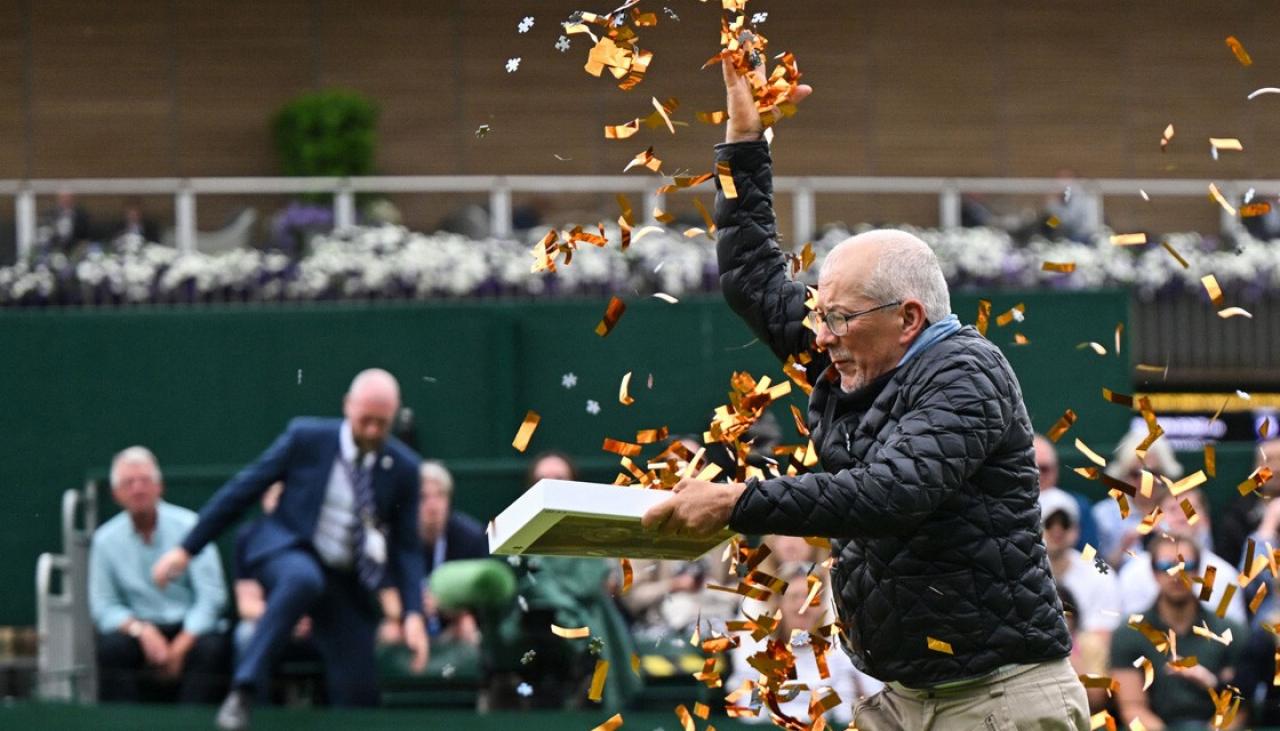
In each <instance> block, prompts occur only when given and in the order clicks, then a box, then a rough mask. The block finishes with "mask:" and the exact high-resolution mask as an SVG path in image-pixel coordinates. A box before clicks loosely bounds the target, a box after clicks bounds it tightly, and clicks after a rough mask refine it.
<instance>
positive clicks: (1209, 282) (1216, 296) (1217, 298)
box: [1200, 274, 1222, 307]
mask: <svg viewBox="0 0 1280 731" xmlns="http://www.w3.org/2000/svg"><path fill="white" fill-rule="evenodd" d="M1200 283H1201V284H1203V285H1204V288H1205V291H1206V292H1208V293H1209V300H1210V301H1211V302H1213V304H1214V306H1215V307H1221V306H1222V287H1219V286H1218V278H1217V277H1215V276H1213V275H1212V274H1206V275H1204V276H1203V277H1200Z"/></svg>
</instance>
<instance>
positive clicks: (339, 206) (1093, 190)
mask: <svg viewBox="0 0 1280 731" xmlns="http://www.w3.org/2000/svg"><path fill="white" fill-rule="evenodd" d="M1210 182H1214V181H1209V180H1198V179H1179V180H1139V179H1117V178H1111V179H1096V180H1078V181H1074V190H1073V193H1074V194H1076V195H1083V196H1085V197H1086V198H1087V199H1088V200H1089V201H1090V203H1091V204H1092V205H1091V206H1090V209H1091V211H1092V214H1093V217H1094V219H1095V220H1094V221H1093V222H1092V223H1093V224H1095V227H1097V226H1100V225H1101V223H1102V212H1103V198H1104V197H1106V196H1135V195H1138V194H1139V191H1145V192H1146V193H1147V194H1148V195H1151V196H1186V197H1202V196H1205V195H1207V194H1208V190H1209V183H1210ZM1217 185H1218V188H1219V190H1220V191H1221V192H1222V194H1223V196H1224V197H1225V198H1226V199H1227V200H1228V201H1231V202H1232V203H1238V202H1239V201H1240V199H1241V197H1242V196H1243V194H1244V191H1246V190H1248V189H1250V188H1256V189H1258V190H1261V191H1266V192H1269V193H1276V192H1280V181H1276V180H1236V181H1223V182H1217ZM656 187H657V183H655V180H654V178H652V177H648V178H642V177H628V176H621V175H572V176H563V175H506V176H503V175H410V176H367V177H356V178H338V177H319V178H80V179H76V178H71V179H63V180H0V195H7V196H13V197H14V209H15V214H16V215H15V222H16V226H17V241H18V254H19V257H20V258H21V257H25V256H27V255H28V254H29V253H30V252H31V250H32V248H33V247H34V246H35V242H36V225H37V213H36V196H38V195H51V194H55V193H57V192H58V191H61V190H67V191H71V192H73V193H76V194H79V195H172V196H173V199H174V203H173V211H174V221H175V228H176V240H177V245H178V248H179V249H181V250H183V251H194V250H195V242H196V198H197V196H199V195H219V194H224V195H225V194H236V195H242V194H297V193H332V194H333V195H334V202H333V208H334V222H335V225H337V226H339V227H342V226H349V225H352V224H354V223H355V196H356V193H487V194H488V195H489V216H490V231H492V232H493V235H494V236H496V237H499V238H502V237H506V236H509V235H510V234H511V195H512V193H531V192H539V193H547V192H564V193H610V192H616V193H638V194H640V195H642V196H643V197H644V215H645V216H646V217H651V216H652V212H653V210H654V208H662V207H663V206H664V201H663V199H664V198H665V196H664V195H662V194H659V193H657V192H656ZM700 190H705V188H696V189H692V192H694V193H696V192H698V191H700ZM774 190H775V192H776V193H780V194H787V195H790V196H791V198H792V213H791V218H792V231H793V232H794V240H795V241H804V240H806V239H807V238H808V237H809V236H811V235H812V233H813V231H814V230H815V227H816V222H817V207H816V202H815V199H814V196H815V195H816V194H818V193H824V194H828V193H872V194H875V193H881V194H882V193H902V194H912V195H936V196H938V222H939V224H940V225H941V226H942V227H944V228H947V227H954V226H959V225H960V197H961V195H962V194H964V193H989V194H1034V195H1041V194H1052V193H1059V192H1061V191H1062V190H1063V181H1061V180H1059V179H1057V178H881V177H788V176H781V177H777V178H775V179H774ZM1221 219H1222V228H1223V230H1233V229H1234V227H1236V226H1238V223H1239V222H1238V220H1237V219H1235V218H1234V217H1233V216H1232V215H1231V214H1230V213H1228V212H1227V211H1226V210H1225V209H1223V210H1222V215H1221Z"/></svg>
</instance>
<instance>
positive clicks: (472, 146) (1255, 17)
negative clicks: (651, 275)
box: [0, 0, 1280, 231]
mask: <svg viewBox="0 0 1280 731" xmlns="http://www.w3.org/2000/svg"><path fill="white" fill-rule="evenodd" d="M717 6H718V4H717V3H705V4H703V3H692V2H689V3H682V4H675V5H672V7H673V9H674V10H675V11H676V12H678V13H679V14H680V19H679V20H678V21H677V20H675V19H673V18H671V17H670V16H669V15H667V14H666V13H663V12H662V8H663V6H662V4H660V3H655V2H652V0H647V1H646V3H645V4H644V8H645V9H647V10H653V11H655V12H659V13H661V15H660V17H659V24H658V26H657V27H656V28H648V29H641V43H640V45H641V47H643V48H646V49H649V50H653V51H654V52H655V60H654V62H653V65H652V67H651V70H650V74H649V76H648V78H646V80H645V81H644V82H643V83H642V84H640V85H639V86H638V87H637V88H636V89H634V90H633V91H630V92H623V91H621V90H619V89H617V88H616V85H615V83H614V82H613V81H612V79H611V78H609V77H607V75H606V77H604V78H593V77H590V76H589V75H587V74H586V73H585V71H583V69H582V66H583V64H584V62H585V60H586V55H587V50H588V48H589V45H590V41H589V39H587V38H586V37H585V36H574V37H573V38H572V41H571V44H572V47H571V49H570V50H569V51H568V52H566V53H560V52H558V51H556V50H555V48H554V45H555V42H556V39H557V38H558V37H559V36H560V35H561V33H562V30H561V28H560V26H559V23H560V21H561V20H563V19H565V18H566V17H567V16H568V15H569V13H570V12H571V11H574V10H578V9H582V8H583V7H587V8H588V9H592V10H596V11H605V10H607V9H609V8H610V7H612V6H611V5H610V4H609V3H602V4H600V5H598V6H596V7H591V3H587V4H585V5H584V4H583V2H582V0H543V1H542V2H539V3H536V4H530V3H527V2H515V0H495V1H494V2H487V3H477V2H467V1H466V0H434V1H433V2H413V1H411V0H369V1H368V2H363V3H356V2H353V1H352V0H276V1H274V2H270V3H262V2H250V1H249V0H227V1H226V2H220V3H208V2H201V1H199V0H166V1H163V2H162V1H161V0H118V2H113V3H91V2H87V1H85V0H39V1H38V2H37V1H33V0H23V3H18V4H11V7H10V8H7V9H5V10H0V135H3V136H4V138H5V139H8V140H12V141H13V142H12V143H11V144H9V145H6V146H4V147H3V148H0V170H4V171H8V172H5V173H0V174H4V175H23V174H25V173H26V172H27V171H25V170H24V168H23V166H24V149H25V148H26V146H27V144H28V140H26V139H25V138H24V137H23V135H24V134H25V129H24V116H23V115H24V113H25V112H24V109H23V102H24V94H25V85H24V83H23V79H24V74H25V73H27V72H28V69H27V68H26V66H25V65H24V64H26V58H25V48H26V46H27V44H28V43H29V44H30V46H31V48H32V59H31V66H30V69H29V72H30V74H31V77H32V80H33V87H32V94H31V100H32V107H31V109H32V114H33V123H34V136H33V137H32V139H31V140H30V141H29V142H30V144H31V146H32V148H33V149H34V150H35V151H36V154H35V159H34V168H33V170H31V171H30V172H31V173H32V174H34V175H38V176H59V177H61V176H67V177H70V176H91V175H92V176H97V175H101V176H142V175H271V174H275V173H276V172H277V171H278V164H277V161H276V159H275V155H274V151H273V149H272V144H271V139H270V132H269V122H270V118H271V115H272V114H273V113H274V112H275V111H276V110H277V109H278V108H279V107H280V106H281V105H282V104H284V103H285V102H286V101H287V100H289V99H290V98H292V97H293V96H294V95H296V94H298V93H300V92H303V91H307V90H311V89H316V88H322V87H328V86H342V87H347V88H353V89H357V90H359V91H362V92H364V93H366V94H368V95H370V96H371V97H373V98H374V99H376V100H377V101H378V103H379V104H380V106H381V109H382V117H381V123H380V147H379V155H378V162H377V165H378V170H379V171H380V172H384V173H389V174H450V173H456V174H471V173H498V174H502V173H507V174H522V173H531V174H554V173H565V174H614V173H619V172H620V171H621V170H622V168H623V166H624V165H625V164H626V163H627V161H628V160H630V159H631V158H632V156H634V155H635V154H636V153H637V152H639V151H641V150H643V149H644V148H646V147H648V146H649V145H653V146H654V148H655V152H656V153H657V155H658V156H659V157H660V158H662V160H663V161H664V166H663V169H664V172H666V173H673V172H682V171H691V172H700V171H703V170H706V169H708V168H709V166H710V163H711V159H712V158H711V149H710V148H711V146H712V145H713V144H715V143H716V142H717V141H719V140H721V139H722V135H723V131H722V130H721V129H719V128H711V127H708V126H707V125H702V124H699V123H697V122H694V121H693V115H694V112H697V111H711V110H715V109H720V108H722V106H723V95H722V91H721V87H720V81H719V78H718V75H719V74H718V72H717V71H716V70H715V69H709V70H706V71H700V70H699V67H700V66H701V64H702V63H703V62H704V61H705V60H706V58H707V57H708V56H710V55H711V54H712V53H713V52H714V51H715V50H716V48H717V37H718V17H719V8H718V7H717ZM26 7H29V8H31V10H30V12H31V23H30V35H29V37H27V36H24V33H26V32H27V28H26V26H25V25H24V23H23V16H22V12H24V11H23V8H26ZM764 11H767V12H768V14H769V17H768V20H767V21H765V23H764V24H763V25H762V26H761V30H762V31H763V32H764V33H765V34H766V35H768V36H769V37H770V39H771V47H770V49H769V50H770V52H771V54H776V53H779V52H782V51H787V50H790V51H794V52H795V53H796V54H797V57H798V59H799V63H800V68H801V70H802V71H803V72H804V74H805V81H806V82H808V83H811V84H813V86H814V87H815V89H816V93H815V95H814V97H813V98H812V100H810V101H809V102H807V103H806V104H805V106H804V108H803V109H802V111H801V114H800V115H799V116H798V117H796V118H795V119H791V120H786V121H785V122H784V123H783V125H782V127H781V128H780V130H779V135H778V139H777V142H776V143H775V148H774V149H775V158H776V159H775V169H776V171H777V172H778V174H783V175H841V174H843V175H862V174H872V175H944V176H948V175H956V176H959V175H991V176H1052V175H1053V174H1055V172H1056V171H1057V170H1059V169H1061V168H1072V169H1075V170H1076V171H1078V172H1079V174H1081V175H1083V176H1125V177H1129V176H1133V177H1165V176H1168V177H1213V178H1218V179H1226V178H1232V177H1245V176H1253V177H1265V176H1270V175H1273V174H1274V171H1275V170H1276V169H1277V167H1278V166H1280V146H1277V145H1274V144H1271V142H1272V138H1274V137H1275V136H1276V134H1277V132H1278V131H1280V130H1277V126H1278V125H1277V122H1280V97H1263V98H1261V99H1259V100H1256V101H1253V102H1247V101H1245V99H1244V97H1245V95H1246V94H1247V93H1248V92H1249V91H1250V90H1252V89H1254V88H1257V87H1259V86H1267V85H1273V84H1274V83H1275V80H1276V79H1277V78H1280V54H1273V53H1270V49H1269V47H1268V46H1267V45H1266V44H1267V40H1268V39H1269V38H1272V37H1274V36H1275V35H1276V33H1277V31H1280V12H1273V11H1271V10H1270V9H1268V8H1260V7H1258V6H1248V5H1244V4H1229V5H1221V4H1211V3H1177V4H1168V3H1158V2H1155V0H1135V2H1131V3H1114V2H1104V1H1103V0H1081V1H1080V2H1076V3H1070V4H1062V3H1056V4H1048V3H1035V4H1026V3H1021V4H1014V3H1007V2H1000V1H999V0H975V2H969V3H943V2H938V1H937V0H907V1H905V2H901V3H894V4H883V3H869V2H848V1H847V0H806V2H805V3H786V4H777V5H775V6H773V7H769V8H765V7H764V6H763V5H762V6H761V7H760V8H759V9H758V10H757V9H755V8H753V12H764ZM525 15H532V16H533V17H534V18H535V23H534V27H533V29H532V30H531V31H530V32H529V33H526V34H521V33H518V32H517V30H516V26H517V24H518V23H519V22H520V19H521V18H522V17H524V16H525ZM1229 34H1234V35H1237V36H1239V37H1240V38H1241V40H1242V41H1243V42H1244V43H1245V45H1246V47H1248V48H1249V49H1250V50H1251V52H1252V54H1253V57H1254V61H1255V63H1254V65H1253V66H1252V67H1250V68H1247V69H1246V68H1243V67H1241V66H1240V65H1239V64H1238V63H1236V61H1235V60H1234V59H1233V58H1232V56H1231V54H1230V51H1229V50H1228V49H1227V47H1226V45H1225V44H1224V43H1223V39H1224V38H1225V36H1227V35H1229ZM516 56H519V57H520V58H521V64H520V68H519V70H517V71H516V72H514V73H507V72H506V71H505V69H504V65H505V63H506V61H507V59H508V58H511V57H516ZM671 96H675V97H677V98H678V99H679V101H680V109H679V111H678V112H677V113H676V115H675V116H676V119H678V120H683V121H685V122H688V126H683V127H680V128H678V134H676V135H675V136H672V135H670V134H669V133H668V132H667V131H665V130H663V129H658V130H651V129H644V130H642V131H641V132H640V133H639V134H638V135H636V136H635V137H632V138H631V139H629V140H625V141H607V140H605V139H604V136H603V132H602V129H603V126H604V125H605V124H617V123H621V122H625V121H627V120H629V119H632V118H634V117H636V116H640V115H645V114H647V113H648V112H649V110H650V109H651V106H650V98H651V97H657V98H659V99H665V98H667V97H671ZM1170 122H1173V123H1174V124H1175V126H1176V128H1177V131H1178V134H1177V136H1176V138H1175V141H1174V143H1173V144H1172V145H1171V146H1170V149H1169V151H1168V152H1167V153H1163V154H1162V153H1161V152H1160V150H1159V135H1160V132H1161V130H1162V129H1163V128H1164V126H1165V125H1166V124H1168V123H1170ZM481 124H488V125H490V127H491V130H492V131H491V133H490V134H489V135H488V136H487V137H485V138H483V139H481V138H477V137H476V136H475V134H474V132H475V130H476V128H477V127H478V126H479V125H481ZM1210 135H1213V136H1236V137H1240V138H1241V139H1242V140H1243V141H1244V144H1245V148H1246V152H1245V153H1244V154H1243V155H1241V154H1226V155H1224V156H1222V158H1221V159H1220V160H1218V161H1214V160H1212V159H1211V158H1210V157H1209V154H1208V142H1207V137H1209V136H1210ZM557 156H559V157H557ZM630 174H632V175H636V176H638V177H643V176H649V177H653V178H654V181H653V182H654V183H655V185H656V184H657V182H658V181H657V176H655V175H653V174H651V173H649V172H647V171H632V173H630ZM545 193H546V195H545V196H530V197H528V198H527V199H526V200H527V202H534V203H538V204H539V205H548V206H550V207H551V208H553V209H556V210H561V211H564V212H565V214H566V215H568V213H569V212H572V213H573V214H574V215H584V212H587V211H599V212H601V215H604V214H611V213H612V211H613V209H614V208H615V207H616V206H615V204H614V202H613V197H612V195H610V194H604V193H602V194H599V195H581V196H572V197H568V196H561V195H557V194H556V192H555V191H546V192H545ZM709 193H710V191H709V190H708V191H706V192H705V193H702V196H703V198H704V200H705V199H707V198H709ZM1269 193H1271V194H1280V191H1269ZM248 200H250V199H246V198H238V199H234V200H233V199H229V198H228V199H217V198H206V199H202V200H201V204H200V216H201V222H202V225H205V226H213V225H216V224H217V223H219V222H220V221H221V220H222V219H223V218H224V217H225V216H226V215H227V213H229V212H230V211H231V210H232V209H233V208H234V207H236V206H237V205H240V204H243V203H245V202H246V201H248ZM253 200H258V199H253ZM395 200H396V202H397V203H398V204H399V205H400V206H401V208H402V210H403V211H404V213H405V215H406V221H407V222H408V223H409V224H410V225H411V226H415V227H429V226H432V225H434V224H435V223H436V222H437V221H438V220H439V219H440V218H441V217H442V216H443V215H445V213H446V212H448V211H449V210H452V209H454V208H456V207H457V206H458V205H461V204H463V203H465V202H467V201H470V200H474V198H473V197H468V196H427V195H400V196H396V198H395ZM259 202H260V203H261V205H262V206H264V207H275V206H276V205H278V203H279V201H278V200H277V199H269V198H262V199H260V201H259ZM636 202H637V203H638V201H636ZM674 205H676V206H683V207H685V208H689V210H692V209H691V207H690V204H689V201H688V200H685V199H680V200H678V201H675V202H674ZM266 212H267V211H266V210H264V214H265V213H266ZM677 212H688V211H683V210H678V211H677ZM164 213H166V215H167V213H168V212H167V211H165V212H164ZM1107 214H1108V220H1109V221H1110V222H1111V223H1112V224H1113V225H1114V226H1116V227H1117V228H1122V229H1139V228H1141V229H1147V230H1156V231H1160V230H1175V229H1185V228H1201V229H1203V230H1214V229H1215V228H1216V210H1215V209H1214V208H1213V205H1212V203H1210V202H1208V201H1201V200H1193V199H1182V200H1178V201H1157V202H1154V203H1150V204H1148V203H1146V202H1144V201H1142V200H1141V199H1140V198H1138V197H1137V191H1135V195H1134V197H1133V198H1132V199H1116V200H1112V201H1109V204H1108V208H1107ZM906 218H910V219H912V220H914V221H917V222H919V223H923V224H933V223H935V222H936V220H937V206H936V202H935V201H933V200H932V199H929V198H927V197H908V196H844V197H839V196H828V197H824V200H823V201H822V202H821V206H820V208H819V219H820V220H846V221H860V220H871V221H893V220H903V219H906ZM783 228H784V230H786V228H787V227H786V224H785V222H784V225H783Z"/></svg>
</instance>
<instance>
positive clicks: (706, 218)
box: [693, 198, 716, 236]
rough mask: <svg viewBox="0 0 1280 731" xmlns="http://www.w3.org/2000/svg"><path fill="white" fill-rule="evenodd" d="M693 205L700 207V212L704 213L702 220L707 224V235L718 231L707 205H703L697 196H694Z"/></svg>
mask: <svg viewBox="0 0 1280 731" xmlns="http://www.w3.org/2000/svg"><path fill="white" fill-rule="evenodd" d="M693 207H694V208H697V209H698V213H701V214H702V220H703V221H705V222H706V224H707V235H708V236H710V235H711V234H713V233H715V232H716V224H715V221H713V220H712V219H711V214H710V213H708V212H707V207H706V206H704V205H702V201H700V200H698V199H697V198H694V199H693Z"/></svg>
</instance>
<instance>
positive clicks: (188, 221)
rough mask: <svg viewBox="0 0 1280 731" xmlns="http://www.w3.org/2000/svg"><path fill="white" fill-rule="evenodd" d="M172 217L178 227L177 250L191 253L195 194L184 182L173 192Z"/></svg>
mask: <svg viewBox="0 0 1280 731" xmlns="http://www.w3.org/2000/svg"><path fill="white" fill-rule="evenodd" d="M173 218H174V222H175V225H176V226H177V228H178V251H181V252H182V253H184V254H193V253H195V250H196V194H195V191H193V190H192V189H191V185H190V183H186V182H184V183H183V184H182V185H181V186H179V187H178V192H177V193H175V194H174V201H173Z"/></svg>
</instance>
